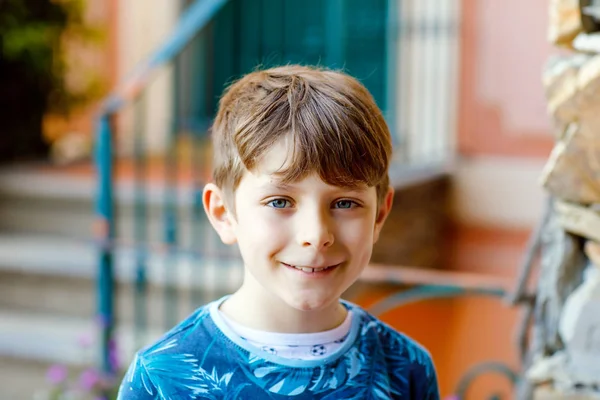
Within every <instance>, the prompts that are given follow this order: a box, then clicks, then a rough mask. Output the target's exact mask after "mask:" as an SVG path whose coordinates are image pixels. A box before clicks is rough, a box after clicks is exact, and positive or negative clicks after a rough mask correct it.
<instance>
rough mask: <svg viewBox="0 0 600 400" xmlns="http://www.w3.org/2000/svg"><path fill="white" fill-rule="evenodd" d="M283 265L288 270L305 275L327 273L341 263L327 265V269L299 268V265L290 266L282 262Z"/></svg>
mask: <svg viewBox="0 0 600 400" xmlns="http://www.w3.org/2000/svg"><path fill="white" fill-rule="evenodd" d="M282 264H283V265H285V266H286V267H288V268H292V269H295V270H298V271H301V272H304V273H307V274H317V273H323V272H327V271H330V270H333V269H334V268H336V267H339V266H340V265H341V263H339V264H335V265H329V266H327V267H306V266H301V265H291V264H286V263H284V262H282Z"/></svg>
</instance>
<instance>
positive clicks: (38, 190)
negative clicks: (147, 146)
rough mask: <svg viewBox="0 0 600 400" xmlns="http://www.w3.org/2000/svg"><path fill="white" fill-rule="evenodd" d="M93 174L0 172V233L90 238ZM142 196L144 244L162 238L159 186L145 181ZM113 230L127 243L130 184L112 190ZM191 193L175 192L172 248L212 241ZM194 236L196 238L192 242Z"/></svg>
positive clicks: (131, 230)
mask: <svg viewBox="0 0 600 400" xmlns="http://www.w3.org/2000/svg"><path fill="white" fill-rule="evenodd" d="M96 184H97V183H96V181H95V176H94V175H85V174H84V175H76V174H75V175H74V174H66V173H48V172H44V170H43V169H40V168H33V167H11V168H4V169H2V170H0V230H3V231H11V232H29V233H42V234H52V235H60V236H66V237H77V238H88V239H90V238H92V237H93V226H94V221H95V201H96V200H95V193H96V192H97V188H96ZM144 193H145V194H146V196H145V201H146V206H147V214H146V215H147V217H146V223H147V226H146V229H145V232H146V234H147V241H149V242H152V243H160V242H161V241H163V238H164V219H165V203H166V200H165V199H166V197H167V196H166V192H165V188H164V183H163V182H150V183H148V186H147V187H146V188H145V191H144ZM114 194H115V215H117V216H118V218H117V226H116V232H117V236H118V237H120V238H124V239H128V240H130V239H131V238H133V237H134V234H135V224H134V221H135V217H134V216H135V212H136V211H135V210H136V196H135V187H134V185H133V183H132V181H121V182H118V183H117V184H116V186H115V192H114ZM197 195H198V193H197V191H196V190H195V189H194V188H193V187H191V186H190V185H181V186H180V187H178V188H177V190H176V203H177V205H176V212H177V215H178V232H177V236H178V244H179V245H181V246H183V247H185V248H194V247H197V246H198V240H200V241H201V243H200V244H202V245H204V243H206V242H208V241H212V242H218V239H217V237H216V235H215V233H214V232H213V230H212V228H211V227H210V225H209V223H208V220H207V219H206V217H205V215H204V211H203V210H197V211H199V212H195V211H194V209H193V208H194V206H193V204H194V197H195V196H197ZM195 215H196V217H195ZM195 238H196V239H195Z"/></svg>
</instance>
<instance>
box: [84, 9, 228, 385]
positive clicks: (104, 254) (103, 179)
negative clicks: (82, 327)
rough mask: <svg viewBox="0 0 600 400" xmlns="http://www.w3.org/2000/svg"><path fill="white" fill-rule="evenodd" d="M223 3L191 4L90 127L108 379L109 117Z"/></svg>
mask: <svg viewBox="0 0 600 400" xmlns="http://www.w3.org/2000/svg"><path fill="white" fill-rule="evenodd" d="M226 3H227V0H196V2H194V3H193V4H192V5H190V6H189V7H188V8H187V9H186V10H185V11H184V12H183V14H182V16H181V18H180V19H179V21H178V23H177V25H176V27H175V29H174V30H173V32H172V33H171V34H170V35H169V36H168V37H167V39H166V40H165V42H164V43H163V45H162V46H160V47H159V48H158V50H156V51H155V52H154V53H153V54H151V55H150V57H148V58H147V59H146V60H144V61H142V62H140V63H139V64H138V65H137V66H136V68H134V71H133V73H132V74H130V75H129V76H128V77H127V78H126V79H125V80H124V82H123V83H122V84H121V85H120V86H118V87H117V88H116V89H115V90H114V91H113V92H112V93H111V94H110V95H109V96H108V97H107V98H106V99H105V100H104V101H103V102H102V104H101V107H100V111H99V113H98V116H97V122H96V134H95V141H96V160H95V163H96V168H97V174H98V189H97V194H96V222H95V228H96V229H95V236H96V240H97V245H98V301H97V302H98V320H99V321H100V327H99V329H100V338H101V341H100V355H101V360H100V364H101V369H102V371H103V372H104V373H106V374H107V375H114V374H115V372H116V370H117V365H115V363H114V362H113V360H114V357H113V356H112V353H114V351H115V344H114V337H113V335H114V327H115V319H114V304H113V298H114V265H113V264H114V260H113V249H112V246H111V243H113V242H114V239H115V218H114V197H113V192H114V191H113V168H112V162H113V150H112V146H113V141H112V140H113V138H112V136H113V135H112V128H113V126H112V122H113V116H114V115H115V113H116V112H117V111H119V109H121V108H122V107H123V106H124V105H125V104H127V103H128V102H132V101H133V100H135V99H136V98H137V97H138V96H139V95H140V93H141V92H142V91H143V90H144V89H145V88H146V87H147V86H148V84H149V83H150V81H151V80H152V78H153V76H154V72H155V71H156V70H157V69H158V68H159V67H161V66H163V65H165V64H166V63H168V62H170V61H172V60H173V59H174V58H175V57H176V56H177V55H178V54H179V53H180V52H181V51H182V50H183V48H184V47H185V46H186V45H187V44H188V43H189V42H190V41H191V40H192V39H193V38H194V36H195V35H196V33H198V32H199V31H200V30H201V29H202V28H203V27H205V26H206V24H207V23H208V22H209V21H210V20H211V19H212V18H213V17H214V16H215V14H216V13H217V12H218V11H219V10H220V9H221V8H222V7H223V6H224V5H225V4H226Z"/></svg>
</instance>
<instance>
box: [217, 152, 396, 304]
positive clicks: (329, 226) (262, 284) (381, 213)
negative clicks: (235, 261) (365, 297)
mask: <svg viewBox="0 0 600 400" xmlns="http://www.w3.org/2000/svg"><path fill="white" fill-rule="evenodd" d="M286 155H287V151H286V148H285V146H283V145H275V146H273V147H272V148H271V149H270V151H269V152H268V153H267V154H265V156H264V157H263V159H262V160H261V162H260V163H259V165H258V167H257V168H256V169H255V171H253V172H248V171H247V172H246V173H245V175H244V176H243V177H242V179H241V182H240V184H239V186H238V188H237V190H236V192H235V217H233V216H231V214H229V217H228V218H229V223H227V224H225V225H218V224H217V225H215V227H216V228H217V230H218V231H219V233H220V234H221V237H222V238H224V241H226V242H234V241H237V243H238V245H239V248H240V252H241V254H242V258H243V260H244V265H245V268H246V274H250V275H251V277H250V279H253V280H255V281H256V282H258V283H259V285H255V286H254V287H256V288H257V289H256V291H257V293H254V294H253V295H255V296H264V294H265V293H264V291H267V292H269V293H268V294H269V295H270V296H271V297H275V298H278V299H281V300H282V301H283V302H285V303H287V305H288V306H290V307H293V308H295V309H298V310H304V311H308V310H319V309H321V308H323V307H326V306H328V305H331V304H332V302H334V301H337V300H338V299H339V297H340V296H341V294H342V293H343V292H344V291H345V290H346V289H347V288H348V287H349V286H350V285H351V284H352V283H354V282H355V281H356V279H357V278H358V276H359V275H360V273H361V272H362V270H363V269H364V268H365V266H366V265H367V264H368V262H369V259H370V257H371V251H372V247H373V244H374V243H375V241H376V240H377V237H378V235H379V232H380V229H381V227H382V225H383V222H384V220H385V217H386V216H387V214H388V212H389V209H390V207H391V202H392V196H393V192H392V191H391V190H390V191H389V192H388V194H387V196H386V198H385V200H384V202H383V204H382V205H381V206H380V207H379V210H378V207H377V195H376V190H375V188H374V187H366V186H364V187H358V188H342V187H336V186H330V185H328V184H326V183H325V182H323V181H322V180H321V179H320V178H319V176H317V175H309V176H308V177H306V178H304V179H302V180H300V181H298V182H294V183H290V184H287V185H282V184H281V182H280V180H279V178H278V176H277V174H276V171H277V170H279V169H280V168H281V167H282V165H283V164H284V163H285V160H286ZM213 225H214V223H213ZM223 230H227V231H226V232H222V231H223ZM223 233H224V234H225V235H223ZM246 279H248V277H247V278H246Z"/></svg>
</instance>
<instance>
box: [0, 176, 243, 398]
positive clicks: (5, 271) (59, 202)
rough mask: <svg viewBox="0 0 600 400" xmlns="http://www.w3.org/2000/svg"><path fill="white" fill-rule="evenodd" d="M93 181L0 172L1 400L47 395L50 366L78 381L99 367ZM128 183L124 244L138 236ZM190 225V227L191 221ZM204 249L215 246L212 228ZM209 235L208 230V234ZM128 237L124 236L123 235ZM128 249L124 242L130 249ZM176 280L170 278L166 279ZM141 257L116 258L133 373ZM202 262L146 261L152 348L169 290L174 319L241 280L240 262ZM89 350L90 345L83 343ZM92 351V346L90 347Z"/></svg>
mask: <svg viewBox="0 0 600 400" xmlns="http://www.w3.org/2000/svg"><path fill="white" fill-rule="evenodd" d="M94 185H95V182H94V178H93V176H91V175H83V176H81V175H72V174H68V173H56V171H52V170H50V171H49V170H48V168H47V167H42V168H40V167H39V166H29V167H18V168H15V167H13V168H9V169H6V168H5V169H3V170H2V171H0V400H5V399H6V400H21V399H32V398H35V393H36V392H39V391H40V390H43V389H47V388H48V387H49V385H48V383H46V381H45V375H46V371H47V369H48V367H49V366H50V365H52V364H64V365H67V366H68V367H69V369H70V370H71V371H73V372H74V375H77V372H78V371H81V370H82V369H84V368H86V367H88V366H89V365H91V364H93V363H94V362H95V360H97V359H98V355H97V354H96V351H95V349H96V347H95V346H94V345H93V342H94V341H95V335H96V333H97V330H96V327H95V324H94V319H95V318H94V317H95V309H96V282H95V276H96V264H97V262H96V247H95V245H94V242H93V238H92V233H91V232H92V226H93V222H94V207H93V204H94V198H93V196H94V193H95V187H94ZM159 192H160V188H159V187H151V188H149V199H150V200H149V202H150V204H149V215H150V217H149V221H148V227H149V228H148V231H149V236H150V241H151V242H158V241H159V239H160V235H161V232H162V231H161V229H160V226H161V218H162V216H161V214H162V209H161V207H162V202H161V199H160V195H159ZM131 193H132V190H131V188H130V187H129V186H128V185H127V183H124V184H120V185H119V186H118V189H117V194H116V195H117V199H118V206H117V212H118V215H119V218H120V219H119V220H120V223H119V226H118V228H117V231H118V232H120V233H122V236H123V237H125V238H126V237H131V235H128V234H127V233H128V232H133V196H132V195H131ZM185 199H191V196H190V195H189V193H185V190H182V193H181V202H180V206H179V209H178V212H179V214H180V215H181V216H183V217H184V218H183V220H186V218H185V216H186V213H189V212H190V211H189V202H186V200H185ZM189 220H190V219H187V221H189ZM205 228H206V229H205V230H203V231H202V232H204V233H205V238H204V241H205V243H206V245H207V248H208V249H209V250H210V248H211V246H212V247H213V248H217V247H218V242H217V241H216V238H215V237H213V236H214V235H212V236H211V231H210V229H209V227H208V225H206V227H205ZM203 229H204V228H203ZM120 236H121V235H120ZM181 236H182V237H181V239H182V243H183V244H184V246H188V248H189V247H190V246H191V245H190V243H191V226H190V224H189V223H188V224H185V225H183V226H182V231H181ZM124 242H125V243H126V242H127V240H125V241H124ZM167 265H168V271H169V273H168V276H170V277H171V279H167V280H166V279H165V276H167V268H166V266H167ZM134 266H135V252H134V249H133V247H132V246H127V245H125V244H124V245H122V246H119V247H118V249H117V251H116V257H115V274H116V276H117V282H118V283H117V285H116V293H117V300H116V318H117V321H118V329H117V342H118V346H119V352H120V356H119V358H120V359H121V360H123V364H128V363H129V360H130V359H131V357H132V354H133V352H134V351H135V349H136V348H137V347H139V346H140V345H141V344H140V339H139V337H138V338H137V339H136V337H135V336H134V334H133V324H132V321H133V320H134V307H133V304H134V290H133V289H132V287H133V285H132V284H131V283H132V282H133V279H134V278H133V277H134V276H135V273H134V272H135V271H134ZM218 266H219V273H218V274H217V261H216V260H215V259H211V258H208V257H203V258H202V259H198V257H196V256H195V255H194V254H192V253H183V254H181V255H179V256H178V257H176V258H173V257H171V256H169V255H168V254H166V253H165V252H164V251H162V250H160V249H158V248H156V249H152V250H151V251H150V256H149V259H148V282H149V287H148V299H147V306H148V310H150V311H149V312H148V326H149V328H148V332H146V334H145V336H144V337H145V339H141V341H142V342H143V341H148V340H151V339H152V338H155V337H156V336H158V335H159V334H160V333H161V332H163V331H164V328H165V326H164V322H163V316H164V314H165V312H166V311H165V310H164V305H165V301H164V298H165V286H166V284H165V283H164V282H165V281H169V280H170V282H171V283H170V284H171V285H174V286H175V288H176V290H177V292H178V293H179V295H180V299H181V301H180V303H179V305H178V307H177V314H178V315H177V318H178V319H180V318H183V317H184V316H185V315H187V314H188V313H189V312H191V311H192V310H193V309H194V308H195V306H197V305H198V304H196V305H195V306H194V305H193V304H192V298H193V299H194V300H196V301H198V299H200V301H210V300H211V299H213V298H217V297H219V296H221V295H222V294H224V293H226V292H230V291H231V290H233V288H235V287H236V286H237V285H238V284H239V282H240V281H241V269H240V268H239V261H237V259H235V258H234V257H231V258H227V259H224V260H220V261H218ZM84 342H87V343H84ZM86 346H89V347H87V348H86Z"/></svg>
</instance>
